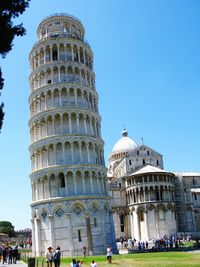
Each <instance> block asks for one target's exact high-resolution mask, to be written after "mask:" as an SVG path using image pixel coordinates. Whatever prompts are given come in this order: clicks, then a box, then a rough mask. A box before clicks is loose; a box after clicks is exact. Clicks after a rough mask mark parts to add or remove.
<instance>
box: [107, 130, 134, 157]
mask: <svg viewBox="0 0 200 267" xmlns="http://www.w3.org/2000/svg"><path fill="white" fill-rule="evenodd" d="M136 147H137V144H136V143H135V142H134V141H133V140H132V139H131V138H129V137H128V132H127V130H126V129H123V131H122V137H121V138H120V139H119V141H118V142H117V143H116V144H115V145H114V147H113V150H112V154H119V153H130V152H132V151H133V150H135V149H136Z"/></svg>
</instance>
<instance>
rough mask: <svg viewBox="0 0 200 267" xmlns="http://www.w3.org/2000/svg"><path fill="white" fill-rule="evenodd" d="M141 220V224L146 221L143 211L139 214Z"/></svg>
mask: <svg viewBox="0 0 200 267" xmlns="http://www.w3.org/2000/svg"><path fill="white" fill-rule="evenodd" d="M139 218H140V221H141V222H143V221H144V212H143V211H140V213H139Z"/></svg>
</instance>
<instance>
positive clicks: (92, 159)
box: [29, 14, 115, 256]
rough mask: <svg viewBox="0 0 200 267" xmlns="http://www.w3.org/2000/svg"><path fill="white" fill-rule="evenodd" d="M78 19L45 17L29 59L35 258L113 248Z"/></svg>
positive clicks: (88, 56)
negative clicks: (52, 251) (55, 251)
mask: <svg viewBox="0 0 200 267" xmlns="http://www.w3.org/2000/svg"><path fill="white" fill-rule="evenodd" d="M84 33H85V31H84V28H83V25H82V24H81V22H80V21H79V20H78V19H77V18H75V17H73V16H70V15H67V14H55V15H52V16H50V17H47V18H45V19H44V20H43V21H42V22H41V23H40V24H39V26H38V29H37V36H38V39H39V40H38V42H37V43H35V45H34V46H33V48H32V50H31V52H30V55H29V60H30V67H31V73H30V89H31V92H30V97H29V104H30V113H31V115H30V120H29V127H30V135H31V144H30V148H29V150H30V157H31V174H30V179H31V187H32V203H31V209H32V220H31V221H32V239H33V251H34V254H35V255H36V256H40V255H44V254H45V251H46V248H47V247H49V246H52V247H53V248H55V247H56V246H60V247H61V250H62V251H63V255H66V256H76V255H82V253H83V247H86V250H87V253H88V254H91V255H92V254H102V253H105V249H106V246H107V244H111V245H113V247H114V248H115V245H114V244H115V235H114V225H113V219H112V212H111V206H110V199H109V196H108V192H107V189H106V168H105V165H104V151H103V148H104V142H103V140H102V137H101V118H100V115H99V112H98V94H97V92H96V88H95V74H94V71H93V53H92V50H91V48H90V46H89V44H88V43H87V42H86V40H85V38H84Z"/></svg>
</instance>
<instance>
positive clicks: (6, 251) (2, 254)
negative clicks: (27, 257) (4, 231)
mask: <svg viewBox="0 0 200 267" xmlns="http://www.w3.org/2000/svg"><path fill="white" fill-rule="evenodd" d="M17 259H18V246H15V247H11V246H5V245H1V246H0V262H2V263H3V264H5V263H7V264H16V263H17Z"/></svg>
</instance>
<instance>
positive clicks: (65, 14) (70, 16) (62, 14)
mask: <svg viewBox="0 0 200 267" xmlns="http://www.w3.org/2000/svg"><path fill="white" fill-rule="evenodd" d="M61 16H64V17H69V18H72V19H74V20H77V21H78V22H79V23H80V24H81V25H82V22H81V21H80V19H78V18H77V17H75V16H73V15H70V14H67V13H55V14H52V15H50V16H47V17H45V18H44V19H43V20H42V22H43V21H45V20H46V19H49V18H52V17H61Z"/></svg>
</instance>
